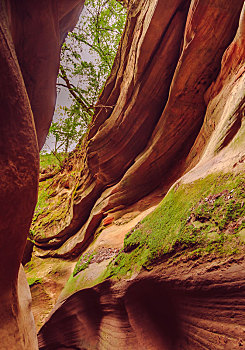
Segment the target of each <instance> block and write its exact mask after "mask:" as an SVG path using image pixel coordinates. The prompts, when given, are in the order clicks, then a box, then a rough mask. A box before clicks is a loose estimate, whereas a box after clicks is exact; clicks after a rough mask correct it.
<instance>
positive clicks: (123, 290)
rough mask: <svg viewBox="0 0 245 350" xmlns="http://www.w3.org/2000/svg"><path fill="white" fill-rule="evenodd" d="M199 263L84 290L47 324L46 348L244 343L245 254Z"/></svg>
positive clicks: (193, 346) (206, 346)
mask: <svg viewBox="0 0 245 350" xmlns="http://www.w3.org/2000/svg"><path fill="white" fill-rule="evenodd" d="M195 265H196V266H195ZM195 265H194V264H190V263H187V264H186V263H184V264H182V266H172V267H170V266H168V265H165V264H163V265H162V266H161V268H158V269H157V270H155V272H154V273H150V274H149V273H148V272H147V273H146V272H142V273H141V274H140V275H139V276H138V277H137V278H135V279H134V280H131V281H124V282H121V283H112V282H110V281H106V282H103V283H102V284H100V285H98V286H96V287H94V288H91V289H85V290H81V291H78V292H76V293H75V294H73V295H72V296H70V297H69V298H68V299H66V300H65V301H64V302H63V303H62V304H60V305H57V309H56V310H55V311H54V312H53V314H52V316H51V317H50V318H49V320H48V321H47V322H46V324H45V325H44V326H43V328H42V331H41V333H40V335H39V346H40V349H43V350H51V349H67V348H69V349H130V350H131V349H147V350H151V349H153V350H155V349H159V350H160V349H161V350H165V349H166V350H169V349H174V350H180V349H181V350H190V349H198V350H199V349H200V350H201V349H220V350H221V349H234V350H235V349H242V348H243V347H244V344H245V335H244V325H245V322H244V291H245V280H244V272H243V270H244V259H243V261H239V260H237V261H234V260H233V261H232V259H230V260H227V261H223V262H222V264H219V265H216V264H215V263H214V262H204V263H203V264H200V266H198V264H195Z"/></svg>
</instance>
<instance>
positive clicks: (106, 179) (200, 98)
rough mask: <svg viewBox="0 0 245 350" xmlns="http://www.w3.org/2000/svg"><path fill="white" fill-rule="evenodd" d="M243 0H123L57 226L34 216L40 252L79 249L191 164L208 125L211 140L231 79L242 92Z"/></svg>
mask: <svg viewBox="0 0 245 350" xmlns="http://www.w3.org/2000/svg"><path fill="white" fill-rule="evenodd" d="M242 6H243V1H240V0H236V1H234V2H227V1H216V2H213V1H210V2H209V1H208V2H207V1H205V2H204V1H192V2H186V1H185V2H183V1H181V0H176V1H171V2H161V1H150V2H145V1H144V4H143V2H141V1H135V2H131V5H130V6H129V15H128V19H127V23H126V28H125V31H124V34H123V37H122V40H121V43H120V47H119V50H118V54H117V57H116V60H115V63H114V67H113V69H112V73H111V76H110V77H109V79H108V81H107V84H106V86H105V89H104V91H103V93H102V96H101V97H100V100H99V101H98V104H97V109H96V113H95V116H94V120H93V123H92V125H91V128H90V130H89V133H88V136H87V139H86V140H85V142H84V144H83V146H82V148H83V151H82V156H81V155H80V156H79V160H78V162H77V161H76V165H75V166H74V167H73V170H74V171H76V173H77V177H76V181H74V182H73V183H72V184H71V185H70V188H69V191H67V193H68V196H70V194H71V193H72V199H71V200H69V201H68V200H67V204H66V208H65V209H64V208H63V209H62V210H63V213H64V214H63V217H62V220H60V219H59V218H58V219H57V225H56V224H55V223H54V224H53V223H52V225H46V226H45V227H41V226H40V225H42V217H44V216H46V218H45V220H46V219H47V218H48V215H49V214H46V213H43V214H42V215H40V220H37V227H35V224H34V230H35V231H37V235H36V245H37V247H39V248H41V249H40V251H39V254H40V255H41V256H54V257H61V258H69V257H72V256H77V255H79V254H80V253H81V251H82V250H84V249H86V247H87V246H88V244H89V242H90V241H91V240H92V239H93V236H94V234H95V232H96V230H97V229H98V228H99V227H100V226H101V225H103V219H104V218H106V217H107V216H108V215H109V216H110V215H111V216H113V214H111V213H113V212H116V211H118V210H125V209H126V208H128V207H129V206H132V205H134V204H135V203H137V202H139V201H140V200H141V199H142V198H147V196H148V197H149V196H151V195H152V193H154V191H155V190H158V191H160V192H161V196H163V195H164V194H165V193H166V192H167V191H168V189H169V188H170V186H171V185H172V184H173V183H174V182H175V181H176V180H177V179H178V178H180V177H181V176H182V175H183V174H184V173H185V172H186V171H187V170H190V169H191V168H193V167H194V166H195V165H196V164H197V163H198V161H199V160H200V157H201V156H202V155H203V152H204V150H205V149H206V147H208V144H209V137H211V134H213V135H214V136H213V140H214V143H215V142H218V141H217V139H218V138H219V137H220V136H218V135H216V134H217V133H220V131H219V130H218V129H217V125H218V123H219V121H220V120H221V119H222V116H221V114H222V113H223V112H224V103H225V99H226V97H227V96H230V93H231V89H232V88H233V87H234V84H235V86H236V87H237V86H238V84H239V82H240V84H241V85H240V87H239V88H238V89H239V91H241V95H242V86H243V85H242V84H243V83H242V79H243V78H242V73H243V67H244V52H243V47H244V45H243V40H244V34H242V33H243V29H242V28H243V24H242V23H243V22H242V21H243V19H242V18H241V23H240V26H239V29H238V25H239V18H240V15H241V11H242ZM237 30H238V32H237ZM236 32H237V34H236ZM129 43H130V44H129ZM231 56H232V57H231ZM239 67H240V68H239ZM217 77H218V78H217ZM216 78H217V81H216ZM237 78H238V79H239V81H237V80H236V79H237ZM222 87H223V89H222ZM235 98H236V97H235ZM236 103H238V102H237V101H236V102H235V104H236ZM217 104H218V105H217ZM229 106H230V105H229V104H228V103H227V108H228V109H229V108H230V107H229ZM241 106H242V105H241ZM241 106H240V107H239V108H240V109H241V108H242V107H241ZM225 113H226V115H228V114H229V112H227V110H225ZM231 113H233V114H234V118H235V119H236V117H235V114H236V112H235V110H233V111H231ZM205 114H206V116H205ZM214 114H215V115H216V116H214ZM214 119H216V121H214ZM222 120H223V119H222ZM223 123H225V122H224V121H223ZM234 123H235V129H234V128H232V130H233V131H227V133H228V136H226V132H225V131H224V138H225V140H224V143H223V146H222V145H221V146H220V148H219V152H220V151H221V150H222V148H224V146H227V144H228V143H229V142H230V141H231V140H232V138H234V137H235V135H236V132H237V131H239V128H237V129H236V126H237V127H238V124H239V123H240V124H241V122H239V121H236V122H235V121H234ZM240 124H239V125H240ZM214 125H216V130H215V133H213V132H214ZM220 125H221V124H220ZM220 128H222V126H220ZM219 142H221V143H222V141H219ZM210 144H211V141H210ZM210 147H211V146H210ZM213 147H214V148H215V147H216V146H215V145H214V146H213ZM217 147H218V146H217ZM207 152H208V150H206V153H205V154H207ZM75 153H76V152H75ZM77 153H78V154H79V153H81V152H80V151H78V152H77ZM213 155H214V150H213V151H212V153H210V157H211V158H212V157H213ZM203 157H204V158H203V159H204V160H205V159H206V157H205V156H203ZM75 159H77V155H76V154H75ZM71 164H72V160H71V159H70V164H69V166H68V167H72V165H71ZM79 171H81V173H79ZM59 176H61V177H62V176H64V177H65V172H64V173H63V175H62V173H61V174H60V175H59ZM64 182H65V181H64ZM61 187H62V186H61ZM69 198H71V196H70V197H69ZM52 205H53V203H52V200H51V201H50V203H49V211H50V212H51V213H52ZM108 213H110V214H108ZM55 226H56V228H55ZM40 233H41V234H40Z"/></svg>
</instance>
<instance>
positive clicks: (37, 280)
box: [27, 277, 42, 287]
mask: <svg viewBox="0 0 245 350" xmlns="http://www.w3.org/2000/svg"><path fill="white" fill-rule="evenodd" d="M27 282H28V284H29V286H30V287H31V286H34V285H35V284H40V283H42V279H41V278H38V277H29V278H27Z"/></svg>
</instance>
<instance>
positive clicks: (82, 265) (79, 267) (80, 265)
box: [73, 252, 95, 277]
mask: <svg viewBox="0 0 245 350" xmlns="http://www.w3.org/2000/svg"><path fill="white" fill-rule="evenodd" d="M94 255H95V252H93V253H86V254H83V255H82V256H81V257H80V258H79V260H78V262H77V263H76V266H75V268H74V271H73V277H74V276H76V275H77V274H78V273H79V272H81V271H83V270H85V269H86V268H87V267H88V266H89V264H90V262H91V260H92V259H93V257H94Z"/></svg>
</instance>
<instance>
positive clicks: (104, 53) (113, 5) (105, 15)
mask: <svg viewBox="0 0 245 350" xmlns="http://www.w3.org/2000/svg"><path fill="white" fill-rule="evenodd" d="M125 20H126V9H125V8H124V7H123V6H122V4H121V3H119V2H118V1H117V0H87V1H86V2H85V8H84V11H83V15H82V16H81V17H80V20H79V23H78V25H77V27H76V28H75V30H74V31H73V32H72V33H70V34H69V35H68V39H67V40H66V42H65V44H64V45H63V47H62V53H61V65H60V72H59V79H58V83H57V86H58V87H59V88H60V89H66V90H67V91H68V93H69V96H70V98H71V106H70V107H66V108H63V111H62V117H61V118H60V119H59V120H58V121H54V122H53V124H52V126H51V128H50V135H52V136H53V137H54V138H55V145H54V149H55V152H57V151H58V150H60V149H62V150H64V151H65V152H66V151H68V149H69V146H70V144H72V143H74V142H77V141H78V138H79V137H81V135H82V134H84V133H85V132H86V130H87V128H88V125H89V123H90V121H91V119H92V116H93V113H94V106H95V104H96V101H97V99H98V96H99V95H100V93H101V91H102V89H103V86H104V84H105V81H106V79H107V77H108V76H109V74H110V72H111V68H112V65H113V62H114V59H115V55H116V52H117V48H118V44H119V41H120V39H121V35H122V32H123V28H124V25H125ZM60 112H61V111H60V110H59V114H61V113H60Z"/></svg>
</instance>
